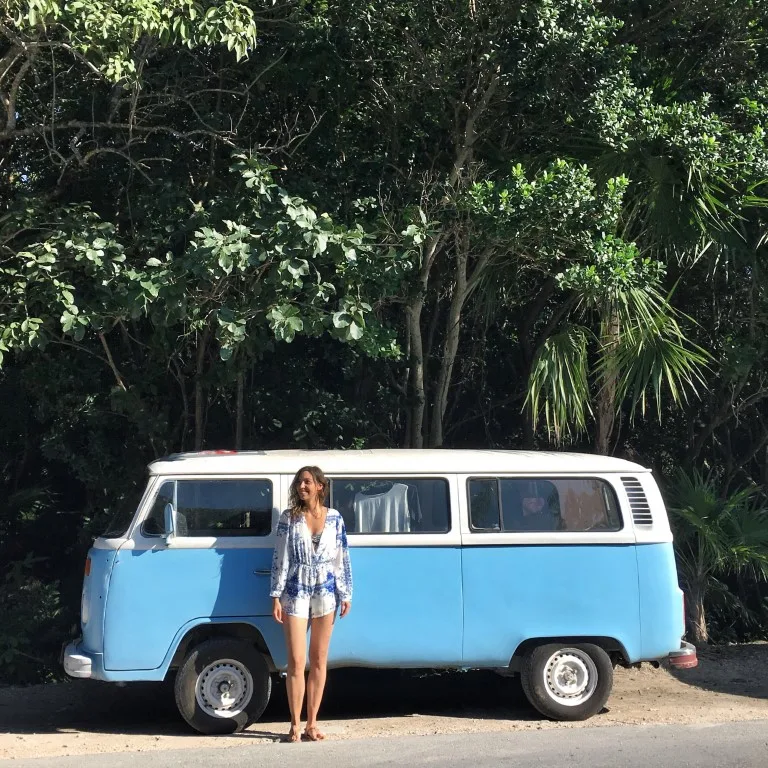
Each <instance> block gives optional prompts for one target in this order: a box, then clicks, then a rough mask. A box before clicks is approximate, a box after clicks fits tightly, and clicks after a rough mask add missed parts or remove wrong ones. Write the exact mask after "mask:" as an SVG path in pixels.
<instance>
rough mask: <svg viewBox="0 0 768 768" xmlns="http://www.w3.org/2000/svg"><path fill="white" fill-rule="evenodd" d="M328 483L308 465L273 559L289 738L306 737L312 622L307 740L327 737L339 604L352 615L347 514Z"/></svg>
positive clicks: (281, 524)
mask: <svg viewBox="0 0 768 768" xmlns="http://www.w3.org/2000/svg"><path fill="white" fill-rule="evenodd" d="M327 496H328V481H327V480H326V479H325V475H323V473H322V471H321V470H320V469H319V468H318V467H302V468H301V469H300V470H299V471H298V472H297V473H296V476H295V477H294V478H293V482H292V483H291V490H290V493H289V495H288V503H289V504H290V508H289V509H287V510H285V512H283V513H282V515H280V520H279V521H278V523H277V541H276V543H275V554H274V557H273V559H272V585H271V589H270V593H269V594H270V596H271V597H272V616H273V617H274V619H275V621H277V622H278V623H279V624H282V625H283V631H284V632H285V643H286V646H287V650H288V677H287V688H288V705H289V706H290V709H291V730H290V732H289V734H288V741H298V740H299V738H300V735H299V732H300V725H301V708H302V705H303V703H304V689H305V685H304V666H305V664H306V658H307V628H308V627H307V624H308V622H309V623H310V629H311V635H310V641H309V676H308V679H307V683H306V692H307V727H306V728H305V729H304V738H305V739H308V740H309V741H320V740H322V739H324V738H325V736H324V735H323V734H322V732H321V731H320V730H319V729H318V727H317V712H318V710H319V709H320V701H321V699H322V698H323V688H324V687H325V675H326V664H327V661H328V645H329V644H330V641H331V632H332V631H333V622H334V618H335V616H336V608H337V606H338V604H339V603H340V604H341V617H342V618H343V617H344V616H346V615H347V614H348V613H349V609H350V607H351V605H350V601H351V600H352V571H351V569H350V566H349V550H348V549H347V532H346V529H345V528H344V518H342V516H341V515H340V514H339V513H338V512H337V511H336V510H335V509H329V508H328V507H326V506H325V500H326V498H327Z"/></svg>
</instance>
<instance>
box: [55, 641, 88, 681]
mask: <svg viewBox="0 0 768 768" xmlns="http://www.w3.org/2000/svg"><path fill="white" fill-rule="evenodd" d="M62 657H63V658H62V663H63V665H64V671H65V672H66V673H67V674H68V675H69V676H70V677H80V678H88V677H91V675H92V673H93V661H92V660H91V657H90V656H87V655H86V654H84V653H83V652H82V651H81V650H80V648H79V647H78V645H77V643H69V645H67V646H66V647H65V648H64V653H63V654H62Z"/></svg>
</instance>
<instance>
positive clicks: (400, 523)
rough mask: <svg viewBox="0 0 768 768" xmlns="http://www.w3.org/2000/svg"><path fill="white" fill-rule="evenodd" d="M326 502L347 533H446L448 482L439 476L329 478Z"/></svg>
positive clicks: (447, 522)
mask: <svg viewBox="0 0 768 768" xmlns="http://www.w3.org/2000/svg"><path fill="white" fill-rule="evenodd" d="M330 482H331V499H330V504H331V506H332V507H334V508H335V509H337V510H338V511H339V512H340V513H341V515H342V517H343V518H344V524H345V525H346V528H347V533H350V534H366V533H369V534H370V533H415V534H416V533H447V532H448V531H450V529H451V510H450V502H449V500H448V483H447V481H446V480H445V479H443V478H407V477H387V478H382V477H378V478H360V477H355V478H333V479H332V480H331V481H330Z"/></svg>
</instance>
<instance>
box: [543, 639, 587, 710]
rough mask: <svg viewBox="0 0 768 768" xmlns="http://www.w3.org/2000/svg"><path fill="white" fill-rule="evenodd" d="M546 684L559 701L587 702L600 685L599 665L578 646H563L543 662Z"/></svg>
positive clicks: (576, 703) (567, 704) (567, 703)
mask: <svg viewBox="0 0 768 768" xmlns="http://www.w3.org/2000/svg"><path fill="white" fill-rule="evenodd" d="M544 685H545V686H546V689H547V692H548V693H549V695H550V696H551V697H552V698H553V699H554V700H555V701H557V702H558V703H559V704H564V705H565V706H568V707H575V706H578V705H579V704H583V703H584V702H585V701H588V700H589V699H590V698H591V697H592V694H593V693H594V692H595V688H597V667H596V666H595V662H594V661H592V657H591V656H590V655H589V654H588V653H585V652H584V651H581V650H579V649H578V648H561V649H560V650H559V651H556V652H555V653H553V654H552V655H551V656H550V657H549V659H548V660H547V663H546V664H545V665H544Z"/></svg>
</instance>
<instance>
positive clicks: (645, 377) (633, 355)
mask: <svg viewBox="0 0 768 768" xmlns="http://www.w3.org/2000/svg"><path fill="white" fill-rule="evenodd" d="M628 293H631V294H635V295H632V296H629V297H627V299H626V300H625V302H624V305H623V306H622V307H621V308H620V313H621V314H622V315H623V318H622V322H623V326H622V333H621V337H620V342H619V344H617V345H616V346H615V347H613V348H609V349H607V350H606V353H605V354H604V355H603V356H602V357H601V359H600V360H599V361H598V364H597V370H598V373H602V372H604V371H606V370H607V369H608V368H609V367H610V368H612V370H616V371H619V380H618V386H617V392H616V395H617V401H618V402H619V403H620V402H623V401H624V400H625V399H629V401H630V413H631V416H632V417H634V414H635V413H636V411H637V409H638V408H639V409H640V412H641V413H642V414H643V415H645V412H646V409H647V407H648V399H649V394H652V397H653V400H654V401H655V403H656V412H657V416H658V418H659V419H661V406H662V393H663V392H664V391H666V392H668V393H669V395H670V396H671V398H672V400H673V402H674V403H675V404H679V403H680V402H682V401H687V399H688V397H689V396H695V395H696V394H697V393H698V387H699V386H701V385H703V384H704V379H703V377H702V374H701V370H702V368H704V367H705V366H706V365H707V363H708V362H709V361H710V360H711V357H710V355H709V354H708V353H707V352H706V350H704V349H703V348H701V347H700V346H698V345H697V344H695V343H693V342H692V341H690V340H689V339H687V338H686V336H685V334H684V333H683V331H682V329H681V328H680V325H679V324H678V322H677V319H676V317H675V314H674V310H673V309H672V308H671V306H670V305H669V304H668V303H667V302H663V301H661V300H659V297H655V296H653V295H649V293H648V292H646V291H639V290H634V289H633V290H632V291H630V292H628ZM630 305H631V306H630Z"/></svg>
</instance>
